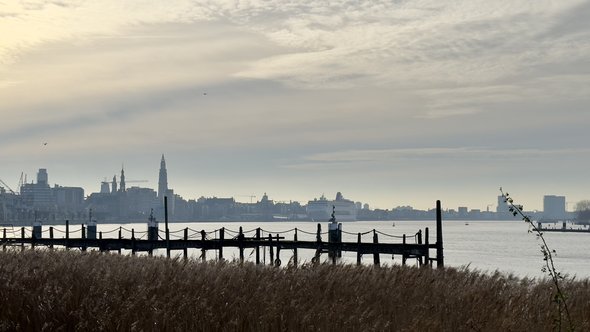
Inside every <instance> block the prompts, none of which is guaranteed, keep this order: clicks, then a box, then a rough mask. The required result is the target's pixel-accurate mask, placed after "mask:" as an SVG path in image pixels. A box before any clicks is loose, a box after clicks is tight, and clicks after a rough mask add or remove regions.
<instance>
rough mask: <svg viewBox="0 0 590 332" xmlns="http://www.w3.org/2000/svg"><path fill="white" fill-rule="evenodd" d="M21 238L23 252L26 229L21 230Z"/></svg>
mask: <svg viewBox="0 0 590 332" xmlns="http://www.w3.org/2000/svg"><path fill="white" fill-rule="evenodd" d="M20 238H21V245H20V247H21V250H25V241H24V240H25V228H24V227H21V229H20Z"/></svg>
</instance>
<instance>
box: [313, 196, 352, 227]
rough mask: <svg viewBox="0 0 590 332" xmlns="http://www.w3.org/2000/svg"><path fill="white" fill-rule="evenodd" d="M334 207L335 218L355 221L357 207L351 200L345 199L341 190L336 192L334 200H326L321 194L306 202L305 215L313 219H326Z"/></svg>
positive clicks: (328, 218)
mask: <svg viewBox="0 0 590 332" xmlns="http://www.w3.org/2000/svg"><path fill="white" fill-rule="evenodd" d="M332 208H334V211H335V216H336V220H338V221H356V217H357V207H356V204H354V202H353V201H351V200H349V199H345V198H344V196H342V193H341V192H338V193H337V194H336V199H335V200H328V199H327V198H326V196H324V195H322V196H321V197H320V198H319V199H318V198H314V199H313V200H312V201H308V202H307V210H306V212H307V216H308V217H309V218H311V220H313V221H328V220H330V215H331V214H332Z"/></svg>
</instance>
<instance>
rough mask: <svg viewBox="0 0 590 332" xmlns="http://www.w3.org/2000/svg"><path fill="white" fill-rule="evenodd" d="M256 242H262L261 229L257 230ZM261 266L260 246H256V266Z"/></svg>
mask: <svg viewBox="0 0 590 332" xmlns="http://www.w3.org/2000/svg"><path fill="white" fill-rule="evenodd" d="M256 242H260V227H258V228H256ZM259 264H260V246H259V245H256V265H259Z"/></svg>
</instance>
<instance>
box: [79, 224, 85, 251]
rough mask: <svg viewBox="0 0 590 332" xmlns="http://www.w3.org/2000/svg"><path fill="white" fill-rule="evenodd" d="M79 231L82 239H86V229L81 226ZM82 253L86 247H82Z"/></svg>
mask: <svg viewBox="0 0 590 332" xmlns="http://www.w3.org/2000/svg"><path fill="white" fill-rule="evenodd" d="M80 231H81V232H82V236H81V238H82V239H86V227H84V225H82V228H81V229H80ZM82 251H86V246H85V245H82Z"/></svg>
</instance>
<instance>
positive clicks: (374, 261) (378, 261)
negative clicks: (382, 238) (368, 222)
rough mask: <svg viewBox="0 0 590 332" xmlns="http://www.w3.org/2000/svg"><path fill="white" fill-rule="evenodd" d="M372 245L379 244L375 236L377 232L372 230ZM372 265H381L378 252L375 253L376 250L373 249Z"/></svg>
mask: <svg viewBox="0 0 590 332" xmlns="http://www.w3.org/2000/svg"><path fill="white" fill-rule="evenodd" d="M373 243H374V244H377V243H379V237H378V236H377V231H376V230H373ZM373 264H375V265H377V266H379V265H381V258H380V257H379V251H377V249H374V252H373Z"/></svg>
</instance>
